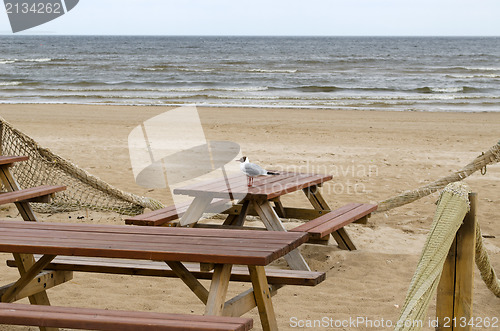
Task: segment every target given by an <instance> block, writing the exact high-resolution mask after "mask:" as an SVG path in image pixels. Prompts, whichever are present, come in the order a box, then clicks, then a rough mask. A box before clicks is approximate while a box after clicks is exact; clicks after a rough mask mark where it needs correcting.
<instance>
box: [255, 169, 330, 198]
mask: <svg viewBox="0 0 500 331" xmlns="http://www.w3.org/2000/svg"><path fill="white" fill-rule="evenodd" d="M330 179H331V176H321V175H311V174H297V175H296V176H294V177H291V178H288V179H286V180H283V181H280V182H278V183H273V184H268V185H264V186H261V187H258V191H257V192H255V193H252V196H255V197H258V198H265V199H272V198H275V197H279V196H282V195H285V194H288V193H292V192H295V191H297V190H301V189H303V188H306V187H309V186H312V185H317V184H320V183H323V182H325V181H326V180H330Z"/></svg>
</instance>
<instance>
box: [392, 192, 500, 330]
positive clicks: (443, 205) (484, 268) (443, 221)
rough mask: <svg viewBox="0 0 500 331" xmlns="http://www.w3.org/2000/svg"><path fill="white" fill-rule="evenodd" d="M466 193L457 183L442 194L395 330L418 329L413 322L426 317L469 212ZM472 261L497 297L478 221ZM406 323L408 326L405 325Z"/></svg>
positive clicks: (497, 282)
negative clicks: (450, 251)
mask: <svg viewBox="0 0 500 331" xmlns="http://www.w3.org/2000/svg"><path fill="white" fill-rule="evenodd" d="M469 193H470V189H469V187H468V186H467V185H466V184H464V183H459V182H456V183H451V184H449V185H448V186H446V188H445V189H444V190H443V192H442V193H441V196H440V198H439V201H438V206H437V209H436V213H435V215H434V220H433V222H432V226H431V230H430V232H429V235H428V237H427V240H426V243H425V245H424V249H423V250H422V254H421V256H420V260H419V262H418V264H417V268H416V270H415V274H414V275H413V278H412V280H411V283H410V287H409V289H408V293H407V295H406V300H405V303H404V305H403V308H402V311H401V314H400V317H399V320H398V322H397V324H396V327H395V329H394V330H397V331H402V330H404V331H409V330H418V329H420V328H421V326H422V325H423V324H419V323H413V321H422V322H423V320H424V318H425V315H426V313H427V309H428V307H429V303H430V301H431V299H432V298H433V296H434V293H435V292H436V289H437V286H438V284H439V281H440V279H441V274H442V272H443V266H444V264H445V260H446V257H447V255H448V252H449V250H450V247H451V245H452V243H453V241H454V239H455V236H456V233H457V231H458V229H459V228H460V226H461V225H462V222H463V220H464V217H465V215H466V214H467V212H468V211H469V198H468V196H469ZM475 262H476V265H477V267H478V268H479V271H480V273H481V278H482V279H483V281H484V282H485V284H486V286H487V287H488V288H489V289H490V290H491V292H493V294H495V295H496V296H497V297H499V298H500V280H499V279H498V278H497V276H496V273H495V270H494V269H493V268H492V266H491V264H490V260H489V257H488V252H487V251H486V249H485V247H484V245H483V240H482V236H481V230H480V229H479V224H478V223H477V222H476V247H475ZM406 321H409V322H410V323H405V322H406Z"/></svg>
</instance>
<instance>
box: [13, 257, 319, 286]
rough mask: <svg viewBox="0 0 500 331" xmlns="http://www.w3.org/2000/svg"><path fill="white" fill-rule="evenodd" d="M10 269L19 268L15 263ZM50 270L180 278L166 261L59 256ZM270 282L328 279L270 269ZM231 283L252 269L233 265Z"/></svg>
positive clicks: (200, 274) (205, 275)
mask: <svg viewBox="0 0 500 331" xmlns="http://www.w3.org/2000/svg"><path fill="white" fill-rule="evenodd" d="M7 265H8V266H9V267H16V263H15V261H13V260H9V261H7ZM184 266H185V267H186V268H187V269H188V270H189V272H191V273H192V274H193V275H194V276H195V277H196V278H198V279H212V272H206V271H201V270H200V265H199V264H198V263H184ZM46 269H48V270H65V271H70V270H71V271H79V272H93V273H109V274H125V275H135V276H154V277H176V275H175V273H174V272H173V271H172V270H171V269H170V268H169V266H168V265H167V264H166V263H164V262H159V261H142V260H128V259H106V258H87V257H76V256H73V257H69V256H58V257H56V258H55V259H54V261H52V263H50V264H49V265H48V266H47V267H46ZM266 275H267V281H268V283H269V284H274V285H298V286H316V285H318V284H319V283H321V282H323V281H324V280H325V278H326V274H325V273H324V272H317V271H304V270H289V269H277V268H266ZM230 279H231V281H237V282H250V281H251V279H250V275H249V272H248V268H246V267H240V266H233V270H232V272H231V278H230Z"/></svg>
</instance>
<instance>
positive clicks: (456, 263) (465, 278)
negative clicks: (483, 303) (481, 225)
mask: <svg viewBox="0 0 500 331" xmlns="http://www.w3.org/2000/svg"><path fill="white" fill-rule="evenodd" d="M469 201H470V211H469V212H468V213H467V215H465V218H464V222H463V224H462V226H461V227H460V228H459V229H458V231H457V234H456V237H455V240H454V241H453V244H452V246H451V248H450V252H449V253H448V257H447V258H446V262H445V265H444V267H443V273H442V275H441V280H440V282H439V286H438V290H437V304H436V318H437V321H438V327H437V328H436V330H472V327H471V325H469V322H470V320H471V318H472V291H473V284H474V259H475V248H476V208H477V194H476V193H471V194H469Z"/></svg>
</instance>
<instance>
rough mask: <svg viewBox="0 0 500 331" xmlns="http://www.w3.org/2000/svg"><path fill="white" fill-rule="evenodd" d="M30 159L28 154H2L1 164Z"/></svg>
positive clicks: (0, 157)
mask: <svg viewBox="0 0 500 331" xmlns="http://www.w3.org/2000/svg"><path fill="white" fill-rule="evenodd" d="M26 160H28V157H27V156H8V155H1V156H0V165H10V164H12V163H14V162H22V161H26Z"/></svg>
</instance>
